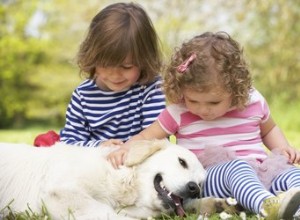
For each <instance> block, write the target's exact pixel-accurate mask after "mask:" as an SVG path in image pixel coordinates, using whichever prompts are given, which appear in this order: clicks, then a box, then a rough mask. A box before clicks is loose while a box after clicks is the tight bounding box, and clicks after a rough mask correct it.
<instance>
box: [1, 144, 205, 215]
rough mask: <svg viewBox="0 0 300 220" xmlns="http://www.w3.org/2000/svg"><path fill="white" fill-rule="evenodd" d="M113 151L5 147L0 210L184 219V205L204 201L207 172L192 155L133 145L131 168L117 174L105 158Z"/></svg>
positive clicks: (170, 147) (128, 162)
mask: <svg viewBox="0 0 300 220" xmlns="http://www.w3.org/2000/svg"><path fill="white" fill-rule="evenodd" d="M112 149H114V148H113V147H98V148H85V147H75V146H68V145H65V144H62V143H58V144H56V145H55V146H53V147H49V148H48V147H45V148H36V147H32V146H28V145H24V144H8V143H1V144H0V210H1V209H3V207H5V206H7V205H8V204H10V205H9V206H10V208H11V210H12V211H16V212H20V211H24V210H26V209H28V207H30V209H31V210H33V211H34V212H37V213H39V212H41V208H42V206H44V207H46V209H47V211H48V213H49V214H50V215H51V217H52V219H68V218H70V216H71V217H72V216H74V218H75V219H77V220H78V219H79V220H81V219H93V220H95V219H99V220H106V219H111V220H116V219H122V220H124V219H128V220H129V219H141V218H147V217H150V216H152V217H155V216H158V215H161V214H162V213H168V214H172V213H174V212H175V213H177V214H178V215H180V216H182V215H183V213H184V210H183V207H182V204H183V202H184V201H185V200H189V199H191V198H198V197H199V196H200V189H201V184H202V183H203V181H204V179H205V170H204V169H203V167H202V165H201V164H200V162H199V161H198V159H197V158H196V156H195V155H194V154H193V153H191V152H190V151H189V150H187V149H184V148H183V147H180V146H177V145H174V144H171V143H170V142H168V141H158V140H155V141H139V142H133V144H132V146H131V149H130V151H129V153H128V157H127V159H126V161H125V166H122V167H121V168H120V169H114V168H113V167H112V166H111V164H110V163H109V162H108V161H107V160H106V158H105V156H106V155H107V154H108V152H109V151H111V150H112ZM4 214H5V213H4Z"/></svg>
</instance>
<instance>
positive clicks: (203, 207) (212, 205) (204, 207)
mask: <svg viewBox="0 0 300 220" xmlns="http://www.w3.org/2000/svg"><path fill="white" fill-rule="evenodd" d="M184 210H186V211H187V212H189V213H197V214H205V215H211V214H214V213H221V212H223V211H225V212H227V213H230V214H233V213H239V212H240V211H241V210H242V209H241V207H240V206H239V205H231V204H229V203H228V202H227V200H226V199H222V198H214V197H205V198H201V199H191V200H189V201H188V202H187V203H185V204H184Z"/></svg>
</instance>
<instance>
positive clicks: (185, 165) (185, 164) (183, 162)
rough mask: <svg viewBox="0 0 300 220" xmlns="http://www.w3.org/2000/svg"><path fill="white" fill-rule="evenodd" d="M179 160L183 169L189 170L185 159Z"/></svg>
mask: <svg viewBox="0 0 300 220" xmlns="http://www.w3.org/2000/svg"><path fill="white" fill-rule="evenodd" d="M178 160H179V163H180V165H181V166H182V167H183V168H187V167H188V166H187V163H186V162H185V160H184V159H182V158H178Z"/></svg>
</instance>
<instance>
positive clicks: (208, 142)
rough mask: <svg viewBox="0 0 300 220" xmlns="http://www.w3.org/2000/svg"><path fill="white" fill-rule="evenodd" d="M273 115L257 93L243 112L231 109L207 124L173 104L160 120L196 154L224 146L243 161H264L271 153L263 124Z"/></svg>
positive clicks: (254, 92) (162, 114) (169, 132)
mask: <svg viewBox="0 0 300 220" xmlns="http://www.w3.org/2000/svg"><path fill="white" fill-rule="evenodd" d="M269 115H270V110H269V107H268V104H267V102H266V101H265V99H264V97H263V96H262V95H261V94H260V93H259V92H258V91H257V90H255V89H254V90H253V92H251V94H250V102H249V105H248V106H247V108H246V109H244V110H243V111H238V110H231V111H229V112H227V113H226V114H225V115H224V116H223V117H220V118H218V119H215V120H213V121H203V120H202V119H201V118H200V117H199V116H197V115H194V114H192V113H190V112H189V111H188V109H187V108H186V107H185V106H184V105H183V104H178V105H169V106H168V107H167V108H166V109H165V110H164V111H163V112H161V114H160V115H159V117H158V121H159V123H160V125H161V126H162V128H163V129H164V130H165V131H166V132H167V133H168V134H174V135H175V136H176V138H177V143H178V144H179V145H181V146H184V147H186V148H188V149H190V150H191V151H193V152H194V153H195V154H201V152H202V151H203V149H204V147H205V146H207V147H213V146H224V147H226V148H227V149H228V150H230V151H233V152H235V154H236V156H237V157H238V158H241V159H251V158H255V159H257V160H263V159H265V158H266V156H267V154H266V151H265V148H264V145H263V143H262V139H261V136H260V127H259V125H260V124H261V123H264V122H265V121H266V120H267V119H268V118H269Z"/></svg>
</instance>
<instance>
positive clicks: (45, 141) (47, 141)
mask: <svg viewBox="0 0 300 220" xmlns="http://www.w3.org/2000/svg"><path fill="white" fill-rule="evenodd" d="M57 141H59V135H58V134H57V133H56V132H55V131H52V130H51V131H48V132H47V133H44V134H40V135H38V136H37V137H36V138H35V139H34V144H33V145H34V146H35V147H51V146H52V145H53V144H55V142H57Z"/></svg>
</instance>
